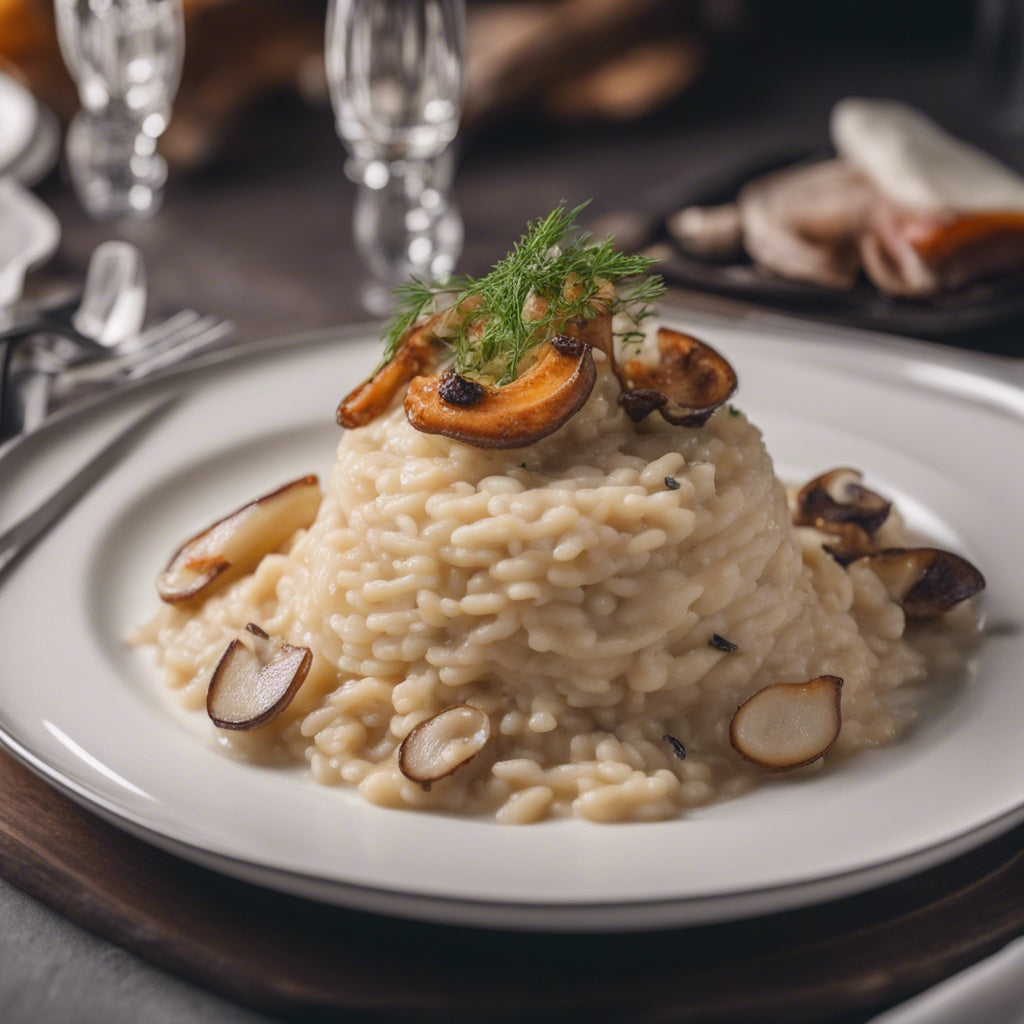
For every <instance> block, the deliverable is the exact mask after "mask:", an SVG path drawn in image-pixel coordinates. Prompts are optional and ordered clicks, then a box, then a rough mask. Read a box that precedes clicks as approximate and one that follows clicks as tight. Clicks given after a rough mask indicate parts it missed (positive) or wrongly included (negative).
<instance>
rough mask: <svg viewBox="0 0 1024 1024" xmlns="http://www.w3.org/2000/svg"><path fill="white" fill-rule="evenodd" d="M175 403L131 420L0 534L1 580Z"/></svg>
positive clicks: (158, 405) (161, 406)
mask: <svg viewBox="0 0 1024 1024" xmlns="http://www.w3.org/2000/svg"><path fill="white" fill-rule="evenodd" d="M176 401H177V398H176V397H175V398H170V399H166V400H165V401H162V402H160V403H158V404H157V405H156V406H154V407H151V408H149V409H147V410H146V412H145V413H143V414H142V415H141V416H137V417H136V418H135V419H133V420H132V421H131V423H129V424H128V426H127V427H125V428H124V429H122V430H120V431H119V432H118V434H117V436H116V437H114V438H113V440H111V441H109V442H108V443H107V444H106V445H104V446H103V447H102V448H101V449H100V450H99V451H98V452H97V453H96V454H95V455H94V456H93V457H92V458H91V459H89V461H88V462H86V463H85V465H84V466H82V468H81V469H79V470H78V471H77V472H76V473H75V474H74V475H73V476H72V477H71V478H70V479H69V480H68V481H67V482H66V483H64V484H62V485H61V486H60V487H59V488H57V490H56V491H54V492H53V493H52V494H51V495H50V496H49V497H47V498H45V499H44V500H43V501H42V502H41V503H40V504H39V505H37V506H36V507H35V508H34V509H33V510H32V511H31V512H29V513H28V514H27V515H26V516H24V517H23V518H22V519H20V520H18V522H16V523H15V524H14V525H13V526H12V527H10V529H8V530H6V531H5V532H4V533H3V534H2V535H0V580H2V579H3V578H4V576H5V575H6V574H7V573H8V572H9V571H10V570H11V569H12V567H13V566H14V565H15V563H16V562H17V561H18V560H19V559H20V558H21V557H22V556H23V555H24V554H26V553H27V551H28V550H29V548H31V547H32V545H33V544H35V543H36V542H37V541H38V540H40V539H41V538H42V537H43V536H44V535H45V534H46V533H47V532H48V531H49V530H50V529H51V528H52V527H53V526H54V525H55V524H56V523H57V522H58V521H59V520H60V518H61V517H62V516H63V515H64V514H65V513H66V512H67V511H68V510H69V509H70V508H72V507H73V506H74V505H75V504H76V502H78V501H79V500H80V499H81V498H82V497H83V496H84V495H85V494H86V492H87V491H88V490H89V489H90V488H91V487H92V486H93V485H94V484H96V483H97V482H98V481H99V480H100V478H101V477H102V476H103V475H104V474H105V473H106V472H107V471H108V470H109V469H111V468H112V467H113V466H114V465H115V464H116V463H117V462H119V461H120V460H121V459H122V458H123V457H124V456H125V455H126V454H127V453H128V451H129V450H130V449H131V447H132V446H133V445H134V443H135V442H136V441H137V440H138V439H139V437H140V436H141V435H142V434H143V433H144V432H145V430H146V428H147V427H148V426H149V425H150V424H151V423H152V422H153V421H154V420H155V419H156V418H157V417H158V416H160V415H161V414H163V413H164V412H165V411H166V410H167V409H168V408H169V407H170V406H171V405H172V404H174V402H176Z"/></svg>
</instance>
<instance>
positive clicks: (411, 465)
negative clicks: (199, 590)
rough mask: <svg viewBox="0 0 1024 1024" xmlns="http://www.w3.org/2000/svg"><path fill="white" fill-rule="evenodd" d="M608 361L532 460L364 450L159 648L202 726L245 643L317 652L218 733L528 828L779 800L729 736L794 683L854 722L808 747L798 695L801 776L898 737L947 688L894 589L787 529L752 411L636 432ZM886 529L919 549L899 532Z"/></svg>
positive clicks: (385, 441)
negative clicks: (271, 700)
mask: <svg viewBox="0 0 1024 1024" xmlns="http://www.w3.org/2000/svg"><path fill="white" fill-rule="evenodd" d="M614 358H615V355H614V350H612V351H610V352H609V353H605V352H603V351H601V350H600V349H595V350H594V352H593V362H594V368H595V372H594V383H593V385H592V389H591V390H590V391H589V394H588V395H587V397H586V401H585V402H584V403H583V404H582V406H581V407H580V408H579V409H578V411H576V412H575V414H573V415H571V416H570V417H569V418H568V419H567V420H566V421H565V422H564V423H562V425H561V426H559V427H558V428H557V429H554V430H552V431H551V432H549V433H547V434H546V436H543V437H541V438H540V439H539V440H535V441H533V442H531V443H528V444H525V445H522V446H518V447H504V448H502V447H481V446H480V445H478V444H474V443H467V442H466V441H463V440H458V439H453V438H452V437H449V436H445V435H444V434H443V433H427V432H424V431H423V430H421V429H417V427H415V426H413V425H412V423H411V422H410V419H409V416H408V415H407V412H406V410H405V409H404V408H403V405H402V402H401V401H400V400H398V399H395V400H393V401H391V402H390V403H389V406H388V408H387V409H386V410H385V411H383V412H382V413H381V414H380V415H375V416H374V417H372V418H370V419H369V421H368V422H366V423H365V425H362V426H359V427H358V428H355V429H349V430H346V431H344V432H343V433H342V435H341V438H340V441H339V444H338V449H337V458H336V461H335V464H334V467H333V470H332V472H331V474H330V478H329V480H326V481H324V485H323V497H322V500H320V501H319V504H318V506H316V507H315V518H313V517H312V516H311V517H310V518H312V522H311V524H310V525H308V528H302V529H299V530H297V531H295V532H294V534H293V535H292V536H290V537H289V538H288V539H286V540H284V541H282V542H278V543H276V544H275V547H276V550H274V551H273V552H271V553H269V554H267V555H266V556H265V557H262V559H261V560H258V564H257V565H256V566H255V568H254V569H253V570H252V571H251V572H247V573H244V574H242V575H240V576H239V577H238V578H236V579H234V580H233V581H231V582H228V583H227V584H226V585H224V586H221V587H220V589H218V590H217V591H216V592H213V593H211V594H210V595H209V596H205V595H201V596H199V597H196V596H194V595H192V596H189V597H188V599H186V600H182V601H177V602H171V603H168V604H166V605H164V607H163V609H162V610H161V612H160V613H159V614H158V616H157V617H156V618H155V619H154V620H153V621H152V622H151V623H150V624H149V625H147V626H146V627H145V628H144V629H143V630H142V631H141V632H140V635H139V637H138V638H137V639H139V640H140V641H141V642H144V643H148V644H152V645H153V647H154V649H155V650H156V652H157V655H158V658H159V661H160V664H161V666H162V669H163V672H164V674H165V677H166V681H167V684H168V686H169V687H170V688H171V689H172V690H173V691H175V692H176V694H177V695H178V697H179V698H180V700H181V701H182V702H183V703H184V704H185V706H187V707H189V708H193V709H195V710H196V712H197V714H202V713H203V711H204V709H206V708H207V707H208V706H209V705H210V701H209V699H208V698H209V693H208V691H210V688H211V679H212V678H213V677H214V675H215V672H216V673H220V674H222V675H223V674H225V672H224V670H223V661H224V656H225V651H226V649H228V648H229V645H232V642H234V643H235V646H236V647H237V645H238V638H239V637H240V636H243V637H244V636H246V629H247V626H249V624H253V626H254V627H258V631H260V632H254V631H253V629H252V628H251V627H250V631H249V632H250V636H249V640H252V638H253V636H256V637H257V642H256V644H255V647H253V644H251V643H250V644H249V647H252V648H253V649H254V650H256V653H257V654H259V653H260V652H259V650H258V648H259V645H260V644H270V643H277V644H278V645H279V646H281V644H282V643H283V645H284V648H285V649H287V650H289V651H291V650H295V649H305V650H306V651H308V653H309V654H310V655H311V659H308V666H307V667H308V673H307V674H305V675H303V676H302V678H301V679H300V680H299V682H298V683H296V684H295V686H293V687H291V689H292V692H290V693H288V695H287V698H284V699H282V700H281V701H279V702H278V705H279V706H275V707H274V708H273V709H272V713H268V714H267V715H265V716H264V717H263V718H262V719H261V720H260V722H258V723H256V724H255V725H254V726H253V727H251V728H237V727H231V728H222V727H217V726H214V725H212V724H211V726H210V728H211V729H213V730H215V732H216V734H217V735H218V737H219V738H220V740H221V741H222V743H223V745H224V746H225V747H227V748H229V749H230V750H232V751H233V752H235V753H237V754H239V755H242V756H245V757H249V758H257V759H261V760H269V761H271V762H278V763H301V764H304V765H307V766H308V770H309V774H310V776H311V778H312V779H313V780H314V781H315V782H317V783H322V784H325V785H337V786H348V787H355V788H356V789H357V790H358V792H359V793H360V794H361V795H362V796H363V797H364V798H365V799H366V800H368V801H370V802H372V803H375V804H380V805H384V806H390V807H410V808H429V809H437V810H444V811H457V812H467V813H481V812H482V813H487V814H491V815H494V816H496V818H497V820H499V821H502V822H509V823H523V822H533V821H538V820H541V819H544V818H549V817H561V816H571V815H577V816H580V817H583V818H587V819H591V820H595V821H638V820H651V819H662V818H666V817H669V816H673V815H676V814H678V813H679V812H680V810H681V809H684V808H690V807H695V806H698V805H702V804H705V803H707V802H709V801H713V800H720V799H723V798H726V797H729V796H731V795H734V794H737V793H739V792H741V791H743V790H745V789H747V788H748V787H750V786H751V785H753V784H755V783H757V782H758V781H759V780H765V779H768V778H772V779H778V778H782V777H784V776H780V775H779V774H776V773H775V772H773V771H770V770H769V769H771V768H778V767H783V768H785V767H790V764H788V763H785V758H786V757H787V756H788V755H786V754H785V752H783V755H782V756H783V763H782V764H771V763H766V762H765V759H764V758H763V757H761V756H756V755H755V754H752V753H751V751H750V750H746V749H744V741H743V740H742V737H741V739H740V740H738V739H737V733H736V727H735V725H734V719H735V718H736V716H737V709H738V708H739V707H740V706H741V705H744V704H745V702H749V701H750V699H751V698H752V697H755V696H756V695H759V694H761V695H764V694H765V693H774V692H776V691H777V690H778V691H779V692H780V693H781V692H783V691H782V690H779V688H778V687H777V684H787V685H788V684H806V683H808V682H809V681H812V680H819V679H821V678H825V679H828V680H832V681H833V682H831V683H830V686H831V689H830V690H829V694H830V696H828V697H827V698H826V699H825V701H824V704H823V706H824V707H825V712H824V718H825V719H826V722H830V721H832V719H833V718H834V726H833V725H829V724H826V725H824V726H821V725H820V723H817V721H815V722H812V724H811V725H807V724H806V723H801V720H800V712H799V703H800V699H802V697H801V694H802V693H803V692H804V690H806V687H805V688H804V690H800V689H799V686H794V687H793V688H792V692H790V691H789V690H785V695H784V696H783V698H782V699H781V700H780V702H779V706H778V708H777V709H774V710H772V709H769V712H770V713H769V717H770V718H772V722H773V723H774V724H772V725H770V727H769V730H768V732H769V734H771V730H772V729H776V730H778V729H783V730H785V729H786V728H796V729H797V731H800V730H803V731H804V732H806V731H807V730H808V729H810V731H811V732H814V731H815V730H819V731H820V730H821V729H822V728H823V729H824V731H825V733H826V734H827V735H826V736H825V738H824V741H823V742H822V743H821V750H818V749H816V747H815V744H816V742H817V741H815V740H813V738H812V740H811V741H810V743H811V746H810V748H809V756H806V757H805V756H800V757H797V758H795V761H794V763H793V768H794V769H795V771H797V772H798V773H806V772H809V771H815V770H817V769H818V768H819V767H820V766H821V765H822V764H825V763H826V762H828V761H830V760H831V759H833V758H837V757H842V756H845V755H848V754H850V753H852V752H855V751H858V750H862V749H864V748H868V747H874V746H877V745H879V744H884V743H888V742H890V741H892V740H893V739H894V738H896V737H897V736H898V735H899V734H900V732H901V731H902V730H903V729H904V728H905V727H906V726H907V724H908V723H909V722H910V721H911V720H912V719H913V718H914V716H915V714H916V711H917V709H918V707H919V705H920V702H921V697H922V694H923V693H925V692H926V686H925V685H924V683H925V676H926V673H927V666H926V664H925V657H924V655H923V654H922V653H921V652H919V651H918V650H915V648H914V647H913V646H912V645H911V644H910V643H908V642H907V640H906V638H905V636H904V633H905V627H906V622H907V616H906V614H905V612H904V609H903V608H901V606H900V604H899V603H897V600H894V596H893V595H894V594H895V596H897V597H898V596H899V594H898V593H896V592H895V591H894V590H893V586H892V585H891V580H888V581H887V579H886V577H885V574H884V573H879V572H878V571H876V570H877V567H876V566H875V565H873V563H872V560H871V559H870V558H862V557H858V558H853V559H852V560H851V559H850V558H844V557H840V556H839V554H838V553H837V550H836V547H837V545H838V546H841V544H840V541H839V540H837V538H838V537H839V534H834V535H833V534H823V533H822V532H821V530H820V529H819V528H817V527H815V526H808V527H804V526H794V525H793V510H792V508H791V505H792V502H793V496H792V495H790V496H789V497H787V494H786V492H785V490H784V487H783V485H782V484H781V483H780V481H779V480H778V479H777V478H776V475H775V472H774V469H773V466H772V462H771V459H770V457H769V455H768V453H767V452H766V450H765V447H764V444H763V442H762V437H761V434H760V432H759V431H758V429H757V428H756V426H755V425H754V424H752V423H751V422H750V421H749V420H748V419H747V417H746V416H745V415H744V414H743V413H742V412H741V411H740V410H739V409H737V408H735V407H733V406H732V405H729V404H728V403H721V404H719V405H718V407H717V408H716V409H715V410H714V411H713V412H711V413H710V414H705V416H706V422H705V423H703V425H695V426H687V425H679V424H676V423H670V422H668V421H667V420H666V419H665V418H663V417H662V416H660V415H646V416H644V417H643V418H642V419H641V420H640V421H639V422H634V419H633V418H631V417H630V416H629V415H627V411H626V408H625V407H624V403H623V402H622V401H621V397H620V396H621V394H622V392H623V384H622V380H621V375H619V374H616V373H615V372H613V371H614V365H613V364H614ZM314 505H315V503H314ZM819 525H820V524H819ZM847 525H849V524H847ZM843 529H846V527H843ZM841 532H842V531H840V533H841ZM870 533H871V546H872V548H873V549H874V550H876V551H877V550H887V549H891V548H894V547H899V546H901V545H903V544H904V543H905V538H904V537H903V536H902V526H901V524H900V522H899V519H898V516H897V515H896V514H895V513H894V512H893V513H890V514H889V515H888V516H885V517H884V522H882V523H881V524H872V527H871V530H870ZM823 541H824V542H826V543H823ZM829 542H831V543H829ZM843 543H845V541H843ZM906 589H907V587H906V586H905V585H904V586H903V590H904V591H905V590H906ZM964 614H966V612H965V611H964ZM264 634H265V636H264ZM246 649H247V650H248V649H249V648H246ZM254 665H255V667H251V666H250V668H249V669H247V670H246V671H247V672H248V673H249V674H248V676H246V674H245V673H242V676H241V679H242V684H241V685H242V689H243V691H244V688H245V686H246V685H248V684H247V683H246V679H248V680H249V682H250V683H251V682H252V679H253V678H255V677H256V676H258V675H259V662H258V661H257V662H254ZM219 666H220V667H219ZM225 685H226V684H225ZM798 691H799V692H798ZM243 703H244V701H243ZM790 703H792V704H793V706H794V707H795V708H796V710H795V711H794V710H793V709H792V708H791V707H790ZM451 709H455V712H454V713H453V712H452V710H451ZM446 712H447V717H446ZM459 715H461V716H462V717H461V719H460V718H459ZM243 717H244V716H243ZM214 718H215V720H216V716H214ZM794 721H795V723H796V724H795V725H794V724H793V723H794ZM423 723H426V726H424V725H423ZM221 724H223V723H221ZM227 724H229V725H231V724H232V723H227ZM247 724H249V723H247ZM417 727H420V729H419V730H418V732H417V731H414V730H416V728H417ZM431 728H433V729H434V730H435V732H436V735H429V730H430V729H431ZM410 734H412V736H413V737H417V736H418V738H419V740H420V742H419V748H420V749H418V750H414V749H413V741H412V740H410V741H409V742H407V743H406V749H405V750H404V751H403V750H402V744H403V741H404V740H406V738H407V737H410ZM805 738H806V737H805ZM768 742H769V743H771V742H775V740H774V739H773V738H772V735H769V736H768ZM825 751H827V753H825ZM820 754H823V755H824V756H819V755H820ZM403 758H405V760H403ZM417 758H419V759H420V760H421V761H423V760H424V759H425V760H426V762H428V764H427V767H425V768H424V767H423V766H422V765H421V766H420V767H419V768H415V769H414V768H410V767H409V764H411V763H412V762H413V761H415V760H416V759H417ZM431 758H433V759H434V760H435V761H439V762H440V763H439V764H435V765H434V767H433V768H431V767H430V765H429V762H430V761H431ZM407 762H408V763H407Z"/></svg>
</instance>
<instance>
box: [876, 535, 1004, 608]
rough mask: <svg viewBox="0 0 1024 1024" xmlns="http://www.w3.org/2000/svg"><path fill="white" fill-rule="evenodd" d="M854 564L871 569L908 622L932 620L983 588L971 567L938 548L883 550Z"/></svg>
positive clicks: (964, 559) (981, 580) (979, 578)
mask: <svg viewBox="0 0 1024 1024" xmlns="http://www.w3.org/2000/svg"><path fill="white" fill-rule="evenodd" d="M856 561H858V562H863V563H865V564H866V565H868V566H870V567H871V569H872V571H873V572H874V573H875V574H876V575H877V576H878V578H879V579H880V580H881V581H882V583H884V584H885V588H886V590H887V591H888V592H889V596H890V597H891V598H892V599H893V600H894V601H895V602H896V603H897V604H898V605H900V607H901V608H902V609H903V611H904V612H906V614H907V615H909V616H911V617H912V618H935V617H936V616H938V615H942V614H943V613H944V612H947V611H949V609H950V608H952V607H953V606H954V605H957V604H960V603H961V602H962V601H966V600H967V599H968V598H969V597H973V596H974V595H975V594H977V593H980V592H981V591H982V590H983V589H984V588H985V577H984V576H982V574H981V572H980V571H979V570H978V569H977V568H975V566H973V565H972V564H971V563H970V562H968V561H967V559H966V558H961V557H960V556H959V555H954V554H953V553H952V552H950V551H943V550H941V549H940V548H885V549H884V550H882V551H877V552H874V553H873V554H869V555H864V556H862V557H861V558H858V559H856Z"/></svg>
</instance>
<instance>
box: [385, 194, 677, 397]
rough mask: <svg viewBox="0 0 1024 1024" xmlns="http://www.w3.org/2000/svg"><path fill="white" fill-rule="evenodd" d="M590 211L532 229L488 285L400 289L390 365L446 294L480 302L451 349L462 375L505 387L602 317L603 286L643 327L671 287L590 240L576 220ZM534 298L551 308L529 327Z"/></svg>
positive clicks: (562, 214)
mask: <svg viewBox="0 0 1024 1024" xmlns="http://www.w3.org/2000/svg"><path fill="white" fill-rule="evenodd" d="M585 205H586V204H583V205H582V206H577V207H575V208H574V209H571V210H568V209H566V207H565V205H564V204H561V205H559V206H557V207H556V208H555V209H554V210H552V211H551V213H549V214H548V215H547V216H546V217H544V218H542V219H540V220H536V221H534V222H532V223H530V224H529V225H528V226H527V230H526V232H525V234H524V235H523V236H522V237H521V238H520V239H519V241H518V242H516V243H515V245H514V246H513V247H512V250H511V252H509V253H508V255H507V256H505V257H504V258H503V259H501V260H499V261H498V262H497V263H496V264H495V265H494V266H493V267H492V268H491V270H490V272H489V273H488V274H487V275H486V276H484V277H481V278H477V279H470V278H462V279H459V280H457V281H448V282H446V283H445V284H440V285H438V284H427V283H425V282H422V281H411V282H409V283H407V284H405V285H402V286H400V288H398V289H397V291H396V308H395V313H394V318H393V320H392V322H391V324H390V325H389V327H388V330H387V332H386V334H385V336H384V341H385V346H386V354H385V357H386V358H390V357H391V355H393V354H394V351H395V349H396V347H397V345H398V343H399V340H400V339H401V337H402V335H403V334H404V333H405V331H406V330H407V329H408V328H409V327H410V326H411V325H412V324H414V323H415V322H416V321H417V320H418V319H420V318H421V317H422V316H423V315H424V313H425V312H426V311H427V310H428V304H432V303H433V301H434V299H435V297H436V296H437V295H438V294H439V293H451V294H452V295H453V303H452V304H453V305H454V303H455V302H461V301H464V300H466V299H470V298H472V299H473V300H474V307H475V312H474V313H473V315H472V316H471V317H469V318H467V319H466V320H465V321H464V322H463V324H462V326H461V329H460V331H459V333H458V334H457V336H455V337H453V338H452V339H450V341H449V342H448V344H449V345H450V347H451V349H452V352H453V356H454V364H455V369H456V371H457V372H458V373H461V374H465V375H468V376H471V377H477V378H483V379H488V380H493V381H496V382H497V383H499V384H504V383H507V382H508V381H510V380H512V379H514V378H515V376H516V370H517V367H518V366H519V364H520V362H521V361H522V359H523V357H524V356H525V355H526V354H527V353H528V352H529V351H530V350H531V349H532V348H534V347H535V346H536V345H538V344H540V343H541V342H542V341H544V340H546V339H547V338H548V337H550V336H551V334H552V333H553V331H554V330H555V328H556V327H557V326H558V325H559V324H561V323H564V322H565V321H566V320H569V319H571V318H573V317H580V316H582V317H592V316H594V315H596V313H597V312H598V289H599V288H600V286H601V282H602V281H609V282H611V283H612V284H618V283H620V282H621V283H622V284H621V286H620V287H619V288H618V289H617V290H616V297H615V299H614V301H613V303H612V312H613V313H616V312H619V311H620V310H625V311H627V312H628V313H629V314H630V316H631V317H632V319H633V321H634V322H635V323H637V324H640V323H641V322H642V321H643V320H644V319H645V318H646V317H647V316H649V315H650V313H651V312H652V310H651V308H650V307H651V304H652V303H654V302H656V301H657V300H658V299H659V298H660V297H661V295H662V294H663V292H664V288H665V286H664V282H663V281H662V280H661V278H660V277H657V276H651V275H650V269H651V265H652V263H653V261H652V260H651V259H650V258H649V257H647V256H641V255H636V254H626V253H622V252H618V251H617V250H616V249H615V248H614V247H613V246H612V241H611V239H604V240H602V241H599V242H594V241H593V237H592V235H591V234H590V232H587V231H582V230H581V229H580V228H579V227H578V226H577V224H576V218H577V217H578V216H579V214H580V212H581V211H582V210H583V209H584V206H585ZM567 282H571V283H572V287H571V288H567V287H566V284H567ZM534 298H536V299H540V300H543V301H541V302H536V301H534V302H532V303H531V305H532V310H531V317H530V318H529V319H527V318H526V317H524V309H526V308H527V305H528V300H533V299H534ZM630 333H631V334H632V333H639V332H632V331H631V332H630ZM627 340H628V336H627Z"/></svg>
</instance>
